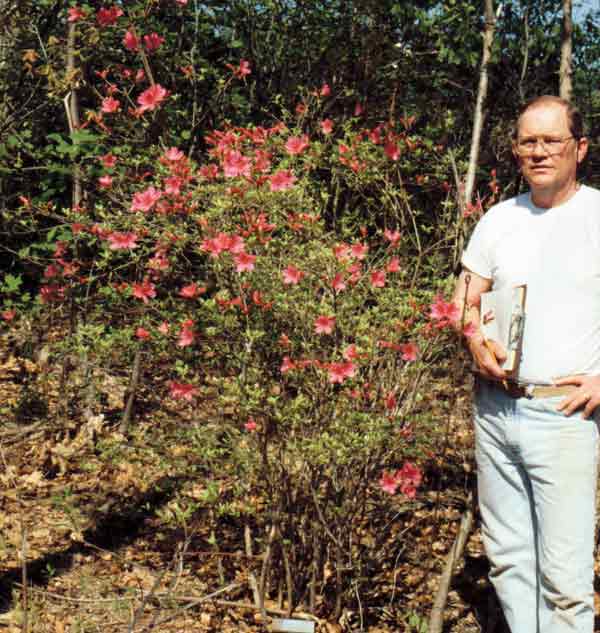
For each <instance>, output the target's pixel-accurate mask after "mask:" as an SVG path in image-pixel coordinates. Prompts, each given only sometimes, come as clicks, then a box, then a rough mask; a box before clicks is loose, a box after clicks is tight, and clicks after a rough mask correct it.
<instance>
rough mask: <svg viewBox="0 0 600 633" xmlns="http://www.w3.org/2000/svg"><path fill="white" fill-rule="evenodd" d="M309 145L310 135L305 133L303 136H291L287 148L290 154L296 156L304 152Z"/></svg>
mask: <svg viewBox="0 0 600 633" xmlns="http://www.w3.org/2000/svg"><path fill="white" fill-rule="evenodd" d="M308 146H309V141H308V135H306V134H304V135H303V136H290V138H289V139H288V140H287V142H286V144H285V149H286V151H287V153H288V154H291V155H292V156H295V155H298V154H302V152H303V151H304V150H305V149H306V148H307V147H308Z"/></svg>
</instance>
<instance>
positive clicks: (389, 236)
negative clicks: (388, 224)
mask: <svg viewBox="0 0 600 633" xmlns="http://www.w3.org/2000/svg"><path fill="white" fill-rule="evenodd" d="M383 237H385V239H386V240H387V241H388V242H389V243H390V246H392V247H394V246H397V245H398V242H399V241H400V238H401V237H402V234H401V233H400V231H390V230H389V229H386V230H385V231H384V232H383Z"/></svg>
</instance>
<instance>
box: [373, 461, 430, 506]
mask: <svg viewBox="0 0 600 633" xmlns="http://www.w3.org/2000/svg"><path fill="white" fill-rule="evenodd" d="M422 479H423V475H422V473H421V471H420V470H419V468H418V467H417V466H415V465H414V464H413V463H411V462H405V464H404V466H402V468H401V469H400V470H397V471H396V472H395V473H390V472H388V471H385V472H384V473H383V475H382V476H381V479H380V480H379V486H380V487H381V489H382V490H383V491H384V492H387V493H389V494H392V495H393V494H394V493H395V492H396V490H397V488H398V486H399V487H400V492H401V493H402V494H403V495H405V496H407V497H408V498H409V499H414V498H415V496H416V493H417V487H418V486H419V485H420V484H421V481H422Z"/></svg>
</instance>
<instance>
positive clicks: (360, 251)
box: [350, 244, 369, 260]
mask: <svg viewBox="0 0 600 633" xmlns="http://www.w3.org/2000/svg"><path fill="white" fill-rule="evenodd" d="M368 251H369V247H368V246H367V245H366V244H352V246H351V247H350V253H351V255H352V257H354V258H355V259H359V260H361V259H364V258H365V257H366V255H367V252H368Z"/></svg>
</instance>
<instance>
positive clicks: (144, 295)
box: [131, 279, 156, 303]
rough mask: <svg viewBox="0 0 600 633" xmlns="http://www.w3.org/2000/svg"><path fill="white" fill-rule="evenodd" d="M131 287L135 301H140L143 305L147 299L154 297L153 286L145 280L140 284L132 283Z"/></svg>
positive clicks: (154, 290)
mask: <svg viewBox="0 0 600 633" xmlns="http://www.w3.org/2000/svg"><path fill="white" fill-rule="evenodd" d="M131 287H132V288H133V296H134V297H135V298H136V299H141V300H142V301H143V302H144V303H148V300H149V299H154V297H156V289H155V288H156V287H155V285H154V284H153V283H152V282H150V281H148V280H146V279H145V280H144V281H143V282H142V283H134V284H133V285H132V286H131Z"/></svg>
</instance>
